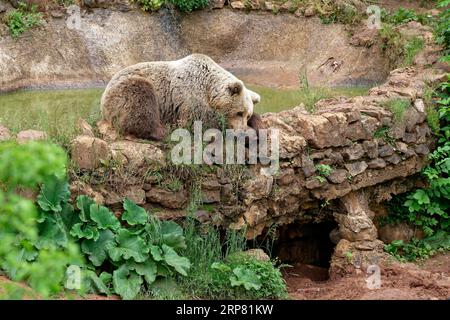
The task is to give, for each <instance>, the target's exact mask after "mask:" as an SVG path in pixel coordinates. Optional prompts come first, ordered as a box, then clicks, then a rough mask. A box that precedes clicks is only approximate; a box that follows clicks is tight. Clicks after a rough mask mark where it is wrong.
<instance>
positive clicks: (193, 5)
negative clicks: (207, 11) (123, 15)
mask: <svg viewBox="0 0 450 320" xmlns="http://www.w3.org/2000/svg"><path fill="white" fill-rule="evenodd" d="M133 1H134V2H136V3H138V4H139V5H140V6H141V8H142V10H144V11H157V10H159V9H160V8H161V6H162V5H163V4H165V3H170V4H172V5H174V6H175V7H176V8H177V9H178V10H180V11H181V12H191V11H194V10H198V9H203V8H205V7H206V6H208V4H209V0H133Z"/></svg>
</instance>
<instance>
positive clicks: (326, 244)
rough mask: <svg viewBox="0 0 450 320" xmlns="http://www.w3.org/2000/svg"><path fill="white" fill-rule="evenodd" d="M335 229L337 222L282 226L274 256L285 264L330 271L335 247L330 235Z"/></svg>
mask: <svg viewBox="0 0 450 320" xmlns="http://www.w3.org/2000/svg"><path fill="white" fill-rule="evenodd" d="M335 228H337V223H336V222H335V221H328V222H320V223H307V224H304V223H298V222H297V223H291V224H288V225H284V226H280V227H279V228H278V230H277V239H276V241H275V243H274V246H273V249H272V255H273V256H274V257H275V256H276V257H278V259H280V261H281V262H283V263H287V264H291V265H296V264H301V265H312V266H316V267H320V268H326V269H328V268H329V267H330V260H331V256H332V254H333V251H334V247H335V243H333V241H332V240H331V238H330V233H331V231H333V230H334V229H335Z"/></svg>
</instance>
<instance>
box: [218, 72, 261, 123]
mask: <svg viewBox="0 0 450 320" xmlns="http://www.w3.org/2000/svg"><path fill="white" fill-rule="evenodd" d="M211 97H212V99H211V102H210V103H211V107H212V108H213V109H214V110H216V111H218V112H221V113H223V114H224V115H226V117H227V120H228V128H231V129H243V130H245V129H247V128H248V126H247V122H248V120H249V119H250V117H251V116H252V114H253V106H254V105H255V104H256V103H258V102H259V101H260V100H261V98H260V96H259V94H257V93H256V92H253V91H251V90H249V89H247V88H246V87H245V86H244V84H243V83H242V81H240V80H238V79H236V80H233V81H230V82H227V83H225V84H223V85H221V86H219V87H216V88H215V90H213V93H212V95H211Z"/></svg>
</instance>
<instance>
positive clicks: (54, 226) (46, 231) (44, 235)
mask: <svg viewBox="0 0 450 320" xmlns="http://www.w3.org/2000/svg"><path fill="white" fill-rule="evenodd" d="M38 230H39V238H38V239H37V241H36V243H35V246H36V248H38V249H43V248H50V247H52V246H55V245H56V246H61V247H65V246H66V245H67V241H68V237H67V233H66V230H65V229H64V226H62V225H61V224H60V223H58V221H57V219H56V217H47V218H46V219H45V221H44V222H42V223H39V224H38Z"/></svg>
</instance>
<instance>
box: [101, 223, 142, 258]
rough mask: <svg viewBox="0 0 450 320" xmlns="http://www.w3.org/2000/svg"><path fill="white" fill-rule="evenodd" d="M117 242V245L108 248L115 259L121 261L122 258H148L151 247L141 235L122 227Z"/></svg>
mask: <svg viewBox="0 0 450 320" xmlns="http://www.w3.org/2000/svg"><path fill="white" fill-rule="evenodd" d="M117 243H118V246H117V247H112V248H110V249H109V250H108V253H109V256H110V257H111V259H112V260H113V261H119V259H120V258H123V259H125V260H129V259H131V258H133V260H134V261H136V262H144V261H145V260H147V258H148V251H149V248H148V247H147V246H146V245H145V241H144V240H143V239H142V238H141V237H140V236H138V235H135V234H132V233H131V232H129V231H128V230H126V229H120V230H119V232H118V233H117Z"/></svg>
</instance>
